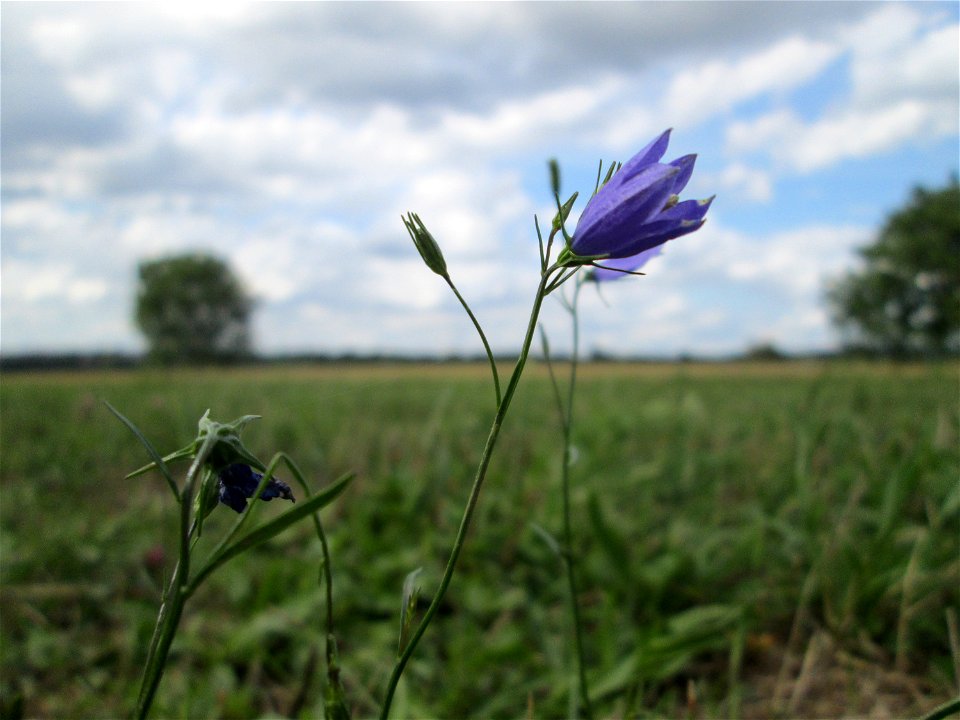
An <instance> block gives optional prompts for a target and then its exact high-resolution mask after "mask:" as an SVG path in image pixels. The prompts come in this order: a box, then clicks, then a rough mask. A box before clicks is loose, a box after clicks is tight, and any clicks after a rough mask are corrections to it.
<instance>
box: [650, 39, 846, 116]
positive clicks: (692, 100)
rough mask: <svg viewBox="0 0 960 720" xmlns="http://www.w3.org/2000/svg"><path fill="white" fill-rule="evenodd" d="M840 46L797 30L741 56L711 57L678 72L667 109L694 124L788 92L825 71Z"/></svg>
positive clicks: (668, 99)
mask: <svg viewBox="0 0 960 720" xmlns="http://www.w3.org/2000/svg"><path fill="white" fill-rule="evenodd" d="M840 49H841V48H840V47H839V46H838V45H837V44H835V43H829V42H824V41H818V40H810V39H808V38H804V37H800V36H795V37H791V38H787V39H786V40H783V41H781V42H779V43H777V44H776V45H773V46H772V47H769V48H766V49H763V50H761V51H759V52H756V53H754V54H752V55H749V56H747V57H744V58H742V59H739V60H736V61H728V60H717V61H713V62H708V63H706V64H704V65H701V66H700V67H697V68H694V69H692V70H688V71H685V72H682V73H680V74H679V75H677V77H675V78H674V80H673V81H672V83H671V85H670V88H669V90H668V91H667V94H666V98H665V104H666V108H667V110H666V114H667V116H668V117H671V118H678V119H681V120H682V121H684V122H686V123H690V124H693V123H696V122H704V121H705V120H707V119H708V118H710V117H711V116H712V115H715V114H718V113H722V112H725V111H727V110H729V109H730V108H732V107H734V106H735V105H736V104H738V103H741V102H744V101H746V100H750V99H751V98H754V97H756V96H758V95H761V94H765V93H774V94H782V93H785V92H787V91H789V90H792V89H793V88H795V87H798V86H800V85H803V84H804V83H806V82H809V81H810V80H812V79H813V78H815V77H816V76H817V75H819V74H820V73H821V72H822V71H823V69H824V68H825V67H826V66H827V65H828V64H829V63H830V62H832V61H833V60H834V59H836V57H837V56H838V54H839V52H840Z"/></svg>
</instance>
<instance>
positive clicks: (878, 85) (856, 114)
mask: <svg viewBox="0 0 960 720" xmlns="http://www.w3.org/2000/svg"><path fill="white" fill-rule="evenodd" d="M958 27H960V26H958V25H957V24H951V25H948V26H943V27H930V26H928V24H927V23H925V21H924V17H923V16H922V15H921V14H920V11H919V10H917V9H915V8H914V7H910V6H903V5H886V6H882V7H881V8H880V9H879V10H877V11H876V12H875V13H874V14H872V15H871V16H869V17H868V18H867V19H866V20H864V21H863V22H862V23H860V24H858V25H856V26H855V27H853V28H849V29H848V30H847V31H845V32H843V33H840V36H841V37H842V38H843V43H844V46H845V53H846V54H847V55H848V56H849V63H850V81H851V84H852V87H853V92H852V93H850V94H849V95H848V96H845V97H843V98H842V99H840V100H838V101H836V102H834V103H833V104H831V105H829V106H828V107H827V108H826V109H825V111H824V112H823V113H822V114H821V115H820V116H819V117H815V118H813V119H810V120H805V119H803V118H801V117H800V115H799V114H798V113H797V112H796V110H794V109H793V108H790V107H786V106H778V107H776V108H775V109H773V110H770V111H768V112H766V113H763V114H761V115H759V116H756V117H754V118H752V119H749V120H736V121H734V122H732V123H731V124H730V125H729V127H728V128H727V130H726V149H727V152H728V153H730V154H732V155H740V154H743V153H751V152H760V153H764V154H766V155H769V156H770V157H771V158H773V159H774V160H775V161H776V162H777V163H778V165H779V166H780V167H781V168H786V169H789V170H794V171H799V172H811V171H815V170H819V169H822V168H826V167H830V166H833V165H836V164H837V163H839V162H842V161H844V160H846V159H849V158H862V157H868V156H873V155H877V154H881V153H884V152H889V151H892V150H894V149H896V148H898V147H901V146H903V145H904V144H907V143H910V144H914V145H917V144H920V143H923V142H924V141H928V140H933V139H938V138H942V137H948V136H951V135H956V134H957V127H958V123H960V106H958V92H960V34H958Z"/></svg>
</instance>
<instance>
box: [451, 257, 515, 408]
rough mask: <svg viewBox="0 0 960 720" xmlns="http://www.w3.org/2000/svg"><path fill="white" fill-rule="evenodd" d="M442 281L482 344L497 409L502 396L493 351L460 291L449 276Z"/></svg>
mask: <svg viewBox="0 0 960 720" xmlns="http://www.w3.org/2000/svg"><path fill="white" fill-rule="evenodd" d="M443 279H444V280H446V281H447V285H449V286H450V289H451V290H453V294H454V295H456V296H457V300H459V301H460V304H461V305H463V309H464V310H466V311H467V315H469V316H470V320H472V321H473V326H474V327H475V328H476V329H477V333H479V335H480V341H481V342H482V343H483V349H484V350H486V351H487V360H489V361H490V370H491V371H492V372H493V389H494V391H495V392H496V394H497V407H499V406H500V403H501V402H502V396H501V395H500V375H499V373H497V361H496V360H494V359H493V351H492V350H491V349H490V343H488V342H487V336H486V335H484V333H483V328H482V327H480V322H479V321H478V320H477V318H476V316H475V315H474V314H473V311H472V310H471V309H470V306H469V305H467V301H466V300H464V299H463V296H462V295H461V294H460V291H459V290H457V286H456V285H454V284H453V280H451V279H450V276H449V275H444V276H443Z"/></svg>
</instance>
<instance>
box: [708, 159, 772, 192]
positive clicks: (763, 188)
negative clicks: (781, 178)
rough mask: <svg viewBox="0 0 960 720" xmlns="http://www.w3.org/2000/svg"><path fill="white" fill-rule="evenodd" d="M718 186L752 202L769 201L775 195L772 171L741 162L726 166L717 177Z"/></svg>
mask: <svg viewBox="0 0 960 720" xmlns="http://www.w3.org/2000/svg"><path fill="white" fill-rule="evenodd" d="M708 184H709V183H708ZM717 186H718V187H719V188H725V189H729V190H731V191H733V192H735V193H738V194H740V195H741V196H742V197H744V198H746V199H747V200H750V201H752V202H767V201H769V200H770V199H771V198H772V197H773V182H772V180H771V178H770V173H768V172H766V171H764V170H758V169H756V168H752V167H748V166H747V165H744V164H743V163H740V162H735V163H733V164H731V165H728V166H727V167H726V168H724V170H723V172H721V173H720V176H719V178H718V179H717Z"/></svg>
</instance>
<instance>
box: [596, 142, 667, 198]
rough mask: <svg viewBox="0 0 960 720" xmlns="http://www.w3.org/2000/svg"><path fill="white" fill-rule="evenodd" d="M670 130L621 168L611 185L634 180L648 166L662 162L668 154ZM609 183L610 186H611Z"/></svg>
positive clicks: (612, 179)
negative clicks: (661, 159)
mask: <svg viewBox="0 0 960 720" xmlns="http://www.w3.org/2000/svg"><path fill="white" fill-rule="evenodd" d="M670 132H671V131H670V130H664V131H663V132H662V133H661V134H660V136H659V137H657V138H654V139H653V140H652V141H650V144H649V145H647V146H646V147H645V148H644V149H643V150H641V151H640V152H638V153H637V154H636V155H634V156H633V157H632V158H630V160H628V161H627V163H626V164H625V165H624V166H623V167H622V168H620V172H618V173H617V174H616V175H614V176H613V177H612V178H610V183H615V186H616V185H620V184H622V183H625V182H626V181H627V180H630V179H632V178H633V177H635V176H636V175H637V173H639V172H641V171H642V170H643V169H644V168H646V167H647V166H648V165H653V164H654V163H657V162H660V158H662V157H663V156H664V153H666V152H667V145H669V144H670ZM610 183H608V184H610Z"/></svg>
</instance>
